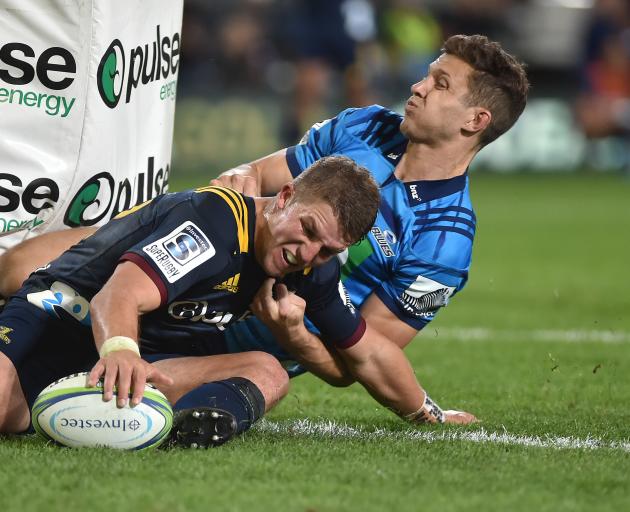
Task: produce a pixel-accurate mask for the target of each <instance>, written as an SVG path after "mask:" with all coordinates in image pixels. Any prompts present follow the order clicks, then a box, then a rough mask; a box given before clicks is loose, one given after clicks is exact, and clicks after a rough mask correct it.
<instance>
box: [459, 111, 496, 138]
mask: <svg viewBox="0 0 630 512" xmlns="http://www.w3.org/2000/svg"><path fill="white" fill-rule="evenodd" d="M490 121H492V113H491V112H490V111H489V110H488V109H487V108H483V107H474V108H472V109H471V113H470V116H469V117H468V120H467V121H466V122H465V123H464V127H463V128H464V130H465V131H467V132H469V133H479V132H482V131H483V130H485V129H486V128H487V127H488V125H489V124H490Z"/></svg>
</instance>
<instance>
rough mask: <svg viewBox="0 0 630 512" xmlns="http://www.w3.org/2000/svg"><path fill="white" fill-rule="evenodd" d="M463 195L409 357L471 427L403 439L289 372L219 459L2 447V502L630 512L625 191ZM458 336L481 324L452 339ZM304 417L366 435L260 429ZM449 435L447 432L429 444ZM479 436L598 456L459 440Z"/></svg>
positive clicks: (620, 182)
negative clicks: (566, 443) (466, 271)
mask: <svg viewBox="0 0 630 512" xmlns="http://www.w3.org/2000/svg"><path fill="white" fill-rule="evenodd" d="M203 181H204V180H201V179H199V180H197V179H196V178H195V179H190V178H189V179H187V180H186V181H185V182H184V181H179V182H177V181H175V182H174V184H173V187H172V189H174V190H176V189H178V188H184V187H185V186H190V185H193V184H196V183H200V182H203ZM473 198H474V202H475V207H476V210H477V215H478V219H479V225H478V233H477V240H476V247H475V253H474V261H473V267H472V271H471V278H470V282H469V285H468V286H467V288H466V290H465V291H464V292H462V293H461V295H460V296H457V297H455V298H454V299H453V301H452V303H451V305H450V306H449V307H448V308H446V309H445V310H444V311H443V312H441V313H440V315H439V318H438V319H436V321H435V322H434V323H433V324H432V325H431V326H430V327H429V328H427V329H426V332H424V333H423V334H422V335H421V336H420V337H419V338H418V339H417V340H415V341H414V342H413V343H412V344H411V345H410V347H409V348H408V349H407V353H408V355H409V357H410V359H411V361H412V363H413V365H414V367H415V369H416V372H417V375H418V378H419V379H420V381H421V382H422V383H423V384H424V385H425V386H426V388H427V389H428V390H429V392H430V393H431V395H432V396H433V398H435V399H436V400H437V401H438V403H440V404H441V405H443V406H445V407H447V408H464V409H466V410H470V411H471V412H474V413H476V414H477V415H478V416H479V417H480V418H481V419H482V422H481V423H480V424H477V425H475V426H472V427H463V428H457V427H450V428H442V427H430V428H422V429H417V430H420V431H421V432H422V433H423V435H425V437H423V438H420V439H411V438H410V435H409V430H408V429H409V426H408V425H406V424H404V423H402V422H401V421H399V420H398V419H397V418H396V417H394V416H393V415H392V414H391V413H389V412H388V411H386V410H384V409H383V408H381V407H379V406H378V405H377V404H376V403H375V402H373V401H372V400H371V399H370V398H369V397H368V396H367V395H366V393H364V392H363V390H362V389H361V388H360V387H359V386H357V385H354V386H351V387H350V388H347V389H334V388H330V387H326V386H324V385H323V384H320V383H319V382H318V381H317V380H316V379H315V378H312V377H308V376H307V377H300V378H298V379H295V380H294V381H293V382H292V391H291V393H290V395H289V396H288V397H287V398H286V399H285V400H284V401H283V402H282V403H281V404H280V406H279V407H277V408H276V409H275V410H274V411H272V413H271V414H269V415H268V421H269V422H270V423H269V424H268V425H267V426H266V427H264V428H259V429H258V430H256V431H252V432H250V433H248V434H247V435H245V436H243V437H242V438H240V439H237V440H235V441H233V442H231V443H229V444H227V445H225V446H224V447H222V448H220V449H216V450H210V451H205V452H191V451H183V450H174V451H170V452H168V451H154V452H147V453H120V452H113V451H108V450H99V449H91V450H71V449H60V448H57V447H54V446H47V445H45V444H44V443H43V442H42V441H40V440H38V439H35V438H29V439H5V440H3V441H2V442H0V461H1V464H2V470H1V471H0V509H1V510H2V511H13V510H15V511H17V510H26V511H31V510H32V511H36V510H37V511H39V510H60V511H61V510H79V509H80V510H90V511H107V512H111V511H114V510H134V511H189V510H195V511H196V510H199V511H201V510H226V511H230V510H235V511H252V510H256V511H258V510H283V511H284V510H288V511H293V510H295V511H304V512H306V511H312V512H324V511H342V510H343V511H345V510H357V511H363V510H367V511H382V510H408V511H418V510H423V509H427V510H446V511H450V510H453V511H455V510H457V511H459V510H481V511H487V510H489V511H492V510H497V511H504V510H509V511H512V510H515V511H530V510H535V511H540V510H545V511H546V510H549V511H558V510H566V511H574V510H584V511H586V510H588V511H592V510H597V511H599V510H614V511H620V510H628V509H629V508H630V477H629V476H628V475H629V474H630V452H629V451H628V449H630V448H628V446H630V445H625V447H626V448H625V449H622V448H623V447H619V446H615V445H613V443H615V442H624V441H625V442H628V438H630V428H629V425H630V412H629V411H630V409H629V408H628V404H629V403H630V372H629V369H630V350H629V349H630V346H629V345H630V341H629V340H630V317H629V315H628V311H629V310H630V299H629V293H628V286H629V285H630V270H629V263H628V262H629V261H630V209H629V208H628V206H629V205H630V201H629V199H630V182H629V181H628V180H627V179H624V178H621V177H618V176H608V175H571V176H563V175H562V176H561V175H554V176H547V175H518V176H486V175H480V176H473ZM454 328H462V331H461V332H467V331H469V330H471V329H479V328H481V329H488V331H485V332H486V335H484V336H482V339H479V340H477V341H462V339H461V337H460V336H458V335H456V331H455V330H454ZM543 330H552V331H553V332H552V334H551V335H547V338H545V340H546V341H540V339H536V333H537V332H538V333H539V332H540V331H543ZM566 331H578V332H590V331H596V332H598V333H601V332H605V331H612V332H614V333H617V334H621V335H624V333H625V338H623V339H625V341H621V342H614V343H604V342H597V341H589V342H574V343H572V342H567V341H560V338H561V337H562V336H561V334H562V333H563V332H566ZM458 332H460V331H458ZM554 332H557V333H559V334H558V340H555V339H554V338H553V333H554ZM299 419H309V420H310V421H311V422H312V423H315V424H323V423H324V422H325V421H327V420H330V421H331V422H334V425H337V426H338V427H339V428H341V427H342V426H344V425H350V426H354V427H357V428H359V429H361V432H363V434H357V435H355V436H354V437H349V438H348V437H343V436H340V435H324V434H313V433H310V434H309V433H305V432H303V431H300V430H298V429H297V428H294V430H293V431H290V429H289V430H286V428H285V430H284V431H282V432H281V433H274V432H272V430H271V428H270V426H273V425H279V426H281V427H282V426H284V427H287V426H291V425H295V422H296V420H299ZM379 429H380V430H379ZM369 432H373V433H374V434H373V435H372V436H369V435H367V434H366V433H369ZM444 432H450V433H452V434H453V435H454V436H455V437H456V438H457V439H455V440H434V441H433V442H429V440H428V439H427V436H426V434H427V433H433V434H435V435H438V434H441V433H444ZM479 432H482V433H483V432H485V433H493V432H494V433H498V434H502V433H508V434H513V435H514V436H537V437H538V438H539V439H540V440H542V441H544V440H550V439H558V438H559V437H570V438H572V439H581V440H585V439H589V438H590V439H598V440H600V441H601V446H600V447H599V448H595V449H576V448H566V449H557V448H551V447H526V446H520V445H515V444H500V443H479V442H473V441H471V440H462V439H461V438H462V437H464V436H465V435H467V434H471V435H472V434H474V433H479ZM457 436H459V437H457Z"/></svg>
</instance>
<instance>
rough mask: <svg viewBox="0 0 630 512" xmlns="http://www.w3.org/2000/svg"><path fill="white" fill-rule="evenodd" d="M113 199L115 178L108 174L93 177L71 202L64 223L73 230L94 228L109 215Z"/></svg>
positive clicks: (102, 173) (103, 173)
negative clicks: (86, 227) (82, 227)
mask: <svg viewBox="0 0 630 512" xmlns="http://www.w3.org/2000/svg"><path fill="white" fill-rule="evenodd" d="M113 197H114V178H112V176H111V175H110V174H109V173H108V172H101V173H99V174H97V175H95V176H93V177H92V178H90V179H89V180H88V181H86V182H85V183H84V185H83V186H82V187H81V188H80V189H79V191H78V192H77V193H76V194H75V195H74V197H73V198H72V200H71V201H70V206H69V207H68V209H67V210H66V213H65V214H64V217H63V223H64V224H65V225H66V226H70V227H72V228H76V227H78V226H93V225H94V224H96V223H97V222H99V221H100V220H101V219H102V218H103V217H105V215H107V212H108V211H109V207H110V206H111V204H112V199H113Z"/></svg>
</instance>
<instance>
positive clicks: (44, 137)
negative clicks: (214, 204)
mask: <svg viewBox="0 0 630 512" xmlns="http://www.w3.org/2000/svg"><path fill="white" fill-rule="evenodd" d="M182 9H183V0H151V1H150V2H148V1H141V0H81V1H79V0H0V253H2V252H3V251H4V250H6V249H7V248H8V247H11V246H13V245H15V244H17V243H18V242H20V241H22V240H24V239H26V238H30V237H32V236H34V235H37V234H40V233H43V232H46V231H54V230H58V229H64V228H70V227H75V226H78V225H101V224H103V223H105V222H107V221H108V220H109V219H110V218H111V217H113V216H114V215H116V214H117V213H118V212H120V211H123V210H126V209H128V208H130V207H132V206H135V205H137V204H140V203H142V202H144V201H146V200H148V199H151V198H152V197H155V196H156V195H158V194H159V193H162V192H166V191H167V190H168V176H169V172H170V161H171V151H172V141H173V121H174V114H175V91H176V86H177V75H178V70H179V54H180V48H181V26H182Z"/></svg>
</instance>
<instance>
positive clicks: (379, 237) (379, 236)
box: [371, 226, 396, 258]
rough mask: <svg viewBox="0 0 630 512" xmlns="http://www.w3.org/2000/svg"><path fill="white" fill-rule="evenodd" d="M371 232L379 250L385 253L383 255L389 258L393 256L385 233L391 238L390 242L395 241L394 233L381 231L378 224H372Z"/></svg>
mask: <svg viewBox="0 0 630 512" xmlns="http://www.w3.org/2000/svg"><path fill="white" fill-rule="evenodd" d="M371 232H372V236H373V237H374V240H376V243H377V244H378V246H379V248H380V249H381V252H382V253H383V254H384V255H385V257H386V258H390V257H392V256H395V253H394V251H393V250H392V248H391V247H390V245H389V241H388V236H387V235H388V234H389V235H390V236H389V238H393V241H392V243H395V242H396V237H394V235H393V234H392V233H389V232H388V231H382V230H381V228H379V227H378V226H374V227H373V228H372V230H371Z"/></svg>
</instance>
